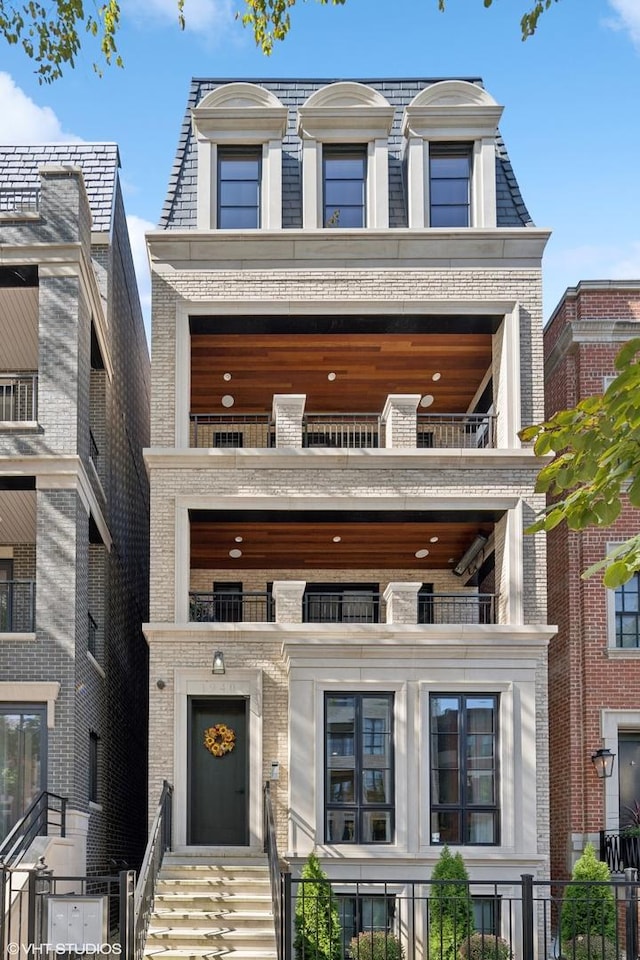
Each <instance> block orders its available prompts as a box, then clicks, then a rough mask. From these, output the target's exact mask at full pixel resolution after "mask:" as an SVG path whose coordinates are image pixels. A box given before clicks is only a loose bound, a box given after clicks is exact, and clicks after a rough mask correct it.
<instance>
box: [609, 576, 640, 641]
mask: <svg viewBox="0 0 640 960" xmlns="http://www.w3.org/2000/svg"><path fill="white" fill-rule="evenodd" d="M631 596H635V598H636V599H635V610H627V609H625V600H626V598H627V597H629V598H630V597H631ZM613 604H614V623H615V638H616V647H618V648H619V649H623V650H624V649H626V650H635V649H637V648H638V647H640V573H634V575H633V576H632V577H631V579H630V580H627V582H626V583H623V584H622V585H621V586H619V587H616V589H615V590H614V596H613ZM634 621H635V630H633V629H632V631H631V633H629V634H628V633H626V632H624V631H623V626H624V624H625V623H631V624H632V626H633V623H634ZM634 634H635V643H631V644H629V643H625V642H624V640H625V638H626V637H629V636H631V637H633V636H634Z"/></svg>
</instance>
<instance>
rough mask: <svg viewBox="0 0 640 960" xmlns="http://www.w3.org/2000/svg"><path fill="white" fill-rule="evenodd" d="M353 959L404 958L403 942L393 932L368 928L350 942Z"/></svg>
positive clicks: (391, 959) (393, 959)
mask: <svg viewBox="0 0 640 960" xmlns="http://www.w3.org/2000/svg"><path fill="white" fill-rule="evenodd" d="M349 952H350V953H351V956H352V957H353V960H404V950H403V949H402V944H401V943H400V941H399V940H398V938H397V937H394V935H393V934H392V933H386V932H385V931H384V930H367V931H365V932H364V933H359V934H358V936H357V937H354V938H353V940H352V941H351V943H350V944H349Z"/></svg>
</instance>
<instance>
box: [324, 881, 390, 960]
mask: <svg viewBox="0 0 640 960" xmlns="http://www.w3.org/2000/svg"><path fill="white" fill-rule="evenodd" d="M337 901H338V915H339V917H340V930H341V931H342V956H343V957H350V956H351V951H350V946H351V940H352V939H353V937H357V936H358V934H359V933H365V932H366V933H372V932H373V931H374V930H382V931H383V932H391V930H392V927H393V918H394V916H395V913H396V898H395V896H392V895H390V894H373V895H371V896H363V895H361V894H356V895H355V896H348V895H346V894H338V896H337ZM389 952H390V953H391V951H389ZM356 960H357V958H356Z"/></svg>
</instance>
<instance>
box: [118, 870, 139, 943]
mask: <svg viewBox="0 0 640 960" xmlns="http://www.w3.org/2000/svg"><path fill="white" fill-rule="evenodd" d="M135 877H136V873H135V870H121V871H120V941H121V944H120V945H121V947H122V960H135V956H136V953H137V950H136V947H137V944H136V922H135V913H134V903H133V900H134V894H135V887H136V884H135Z"/></svg>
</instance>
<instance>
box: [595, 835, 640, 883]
mask: <svg viewBox="0 0 640 960" xmlns="http://www.w3.org/2000/svg"><path fill="white" fill-rule="evenodd" d="M600 859H601V860H603V861H604V863H606V864H607V866H608V867H609V870H611V872H612V873H622V871H623V870H624V869H625V868H626V867H635V869H636V870H638V869H640V836H633V835H629V834H628V833H627V834H626V833H625V832H624V830H623V831H622V832H619V831H615V830H614V831H610V830H601V831H600Z"/></svg>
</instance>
